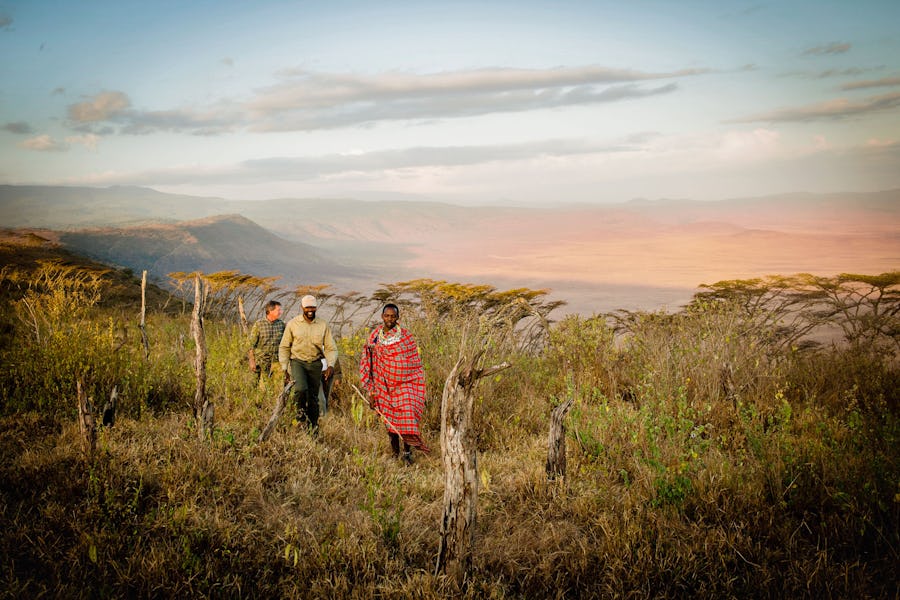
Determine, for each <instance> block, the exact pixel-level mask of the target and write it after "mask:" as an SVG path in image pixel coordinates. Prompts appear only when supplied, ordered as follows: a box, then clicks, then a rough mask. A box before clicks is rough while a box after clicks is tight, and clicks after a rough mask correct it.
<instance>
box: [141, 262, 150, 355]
mask: <svg viewBox="0 0 900 600" xmlns="http://www.w3.org/2000/svg"><path fill="white" fill-rule="evenodd" d="M146 319H147V271H144V274H143V275H142V276H141V325H140V328H141V341H142V342H143V344H144V358H145V359H147V360H150V340H149V339H147V324H146Z"/></svg>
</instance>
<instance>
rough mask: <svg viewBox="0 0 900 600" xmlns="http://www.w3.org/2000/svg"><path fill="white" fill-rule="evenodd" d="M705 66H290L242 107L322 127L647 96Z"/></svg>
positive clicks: (293, 126) (280, 125) (270, 124)
mask: <svg viewBox="0 0 900 600" xmlns="http://www.w3.org/2000/svg"><path fill="white" fill-rule="evenodd" d="M707 72H708V71H707V70H704V69H689V70H681V71H676V72H670V73H644V72H640V71H631V70H618V69H607V68H603V67H596V66H588V67H575V68H562V67H560V68H555V69H544V70H536V69H497V68H495V69H478V70H471V71H458V72H452V73H437V74H431V75H407V74H401V73H387V74H382V75H377V76H360V75H336V74H322V73H312V72H309V71H303V70H292V71H286V72H283V73H282V75H283V76H284V77H285V78H286V81H285V82H284V83H281V84H279V85H276V86H272V87H269V88H265V89H262V90H260V91H259V93H258V94H257V97H256V98H254V99H253V100H251V101H250V102H248V103H247V104H246V108H247V110H248V111H249V113H250V114H251V115H253V116H254V119H253V125H252V128H253V129H255V130H259V131H283V130H307V129H322V128H333V127H342V126H352V125H362V124H366V123H372V122H376V121H385V120H418V119H441V118H457V117H471V116H479V115H485V114H492V113H501V112H521V111H527V110H538V109H545V108H558V107H562V106H573V105H584V104H596V103H602V102H614V101H619V100H626V99H635V98H644V97H647V96H653V95H657V94H665V93H669V92H672V91H675V90H676V89H677V84H675V83H668V84H665V85H662V86H657V87H644V86H641V85H639V83H640V82H646V81H651V80H660V79H674V78H679V77H688V76H692V75H698V74H702V73H707Z"/></svg>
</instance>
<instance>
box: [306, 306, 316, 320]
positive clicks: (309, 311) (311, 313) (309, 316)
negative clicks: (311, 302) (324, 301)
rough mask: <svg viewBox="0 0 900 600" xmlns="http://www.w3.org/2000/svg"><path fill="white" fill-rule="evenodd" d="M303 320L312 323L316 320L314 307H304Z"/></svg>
mask: <svg viewBox="0 0 900 600" xmlns="http://www.w3.org/2000/svg"><path fill="white" fill-rule="evenodd" d="M303 318H304V319H306V320H307V321H314V320H315V319H316V307H315V306H306V307H304V308H303Z"/></svg>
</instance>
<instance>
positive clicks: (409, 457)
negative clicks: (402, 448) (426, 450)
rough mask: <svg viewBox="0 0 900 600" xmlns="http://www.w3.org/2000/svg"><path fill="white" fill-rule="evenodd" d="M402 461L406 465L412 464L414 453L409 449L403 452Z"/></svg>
mask: <svg viewBox="0 0 900 600" xmlns="http://www.w3.org/2000/svg"><path fill="white" fill-rule="evenodd" d="M400 462H402V463H403V464H404V465H406V466H410V465H412V464H413V459H412V453H411V452H410V451H409V450H407V451H406V452H404V453H403V454H401V455H400Z"/></svg>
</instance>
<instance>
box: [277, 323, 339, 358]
mask: <svg viewBox="0 0 900 600" xmlns="http://www.w3.org/2000/svg"><path fill="white" fill-rule="evenodd" d="M337 357H338V352H337V345H336V344H335V343H334V337H332V335H331V329H330V328H329V327H328V324H327V323H326V322H325V321H322V320H319V319H315V320H314V321H313V322H312V323H310V322H308V321H307V320H306V319H304V318H303V315H297V316H296V317H294V318H293V319H291V320H290V321H289V322H288V324H287V327H285V329H284V335H283V336H281V344H280V345H279V346H278V362H280V363H281V368H282V369H284V370H285V372H289V369H290V362H291V359H292V358H293V359H297V360H303V361H306V362H312V361H314V360H320V359H322V358H324V359H325V360H327V361H328V364H329V365H332V366H334V365H335V364H337Z"/></svg>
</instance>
